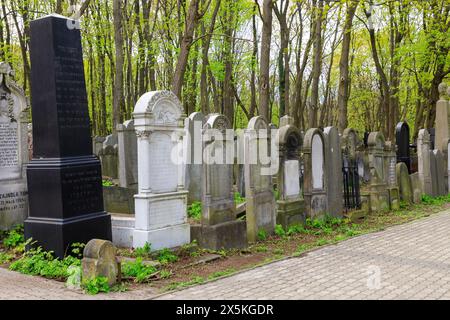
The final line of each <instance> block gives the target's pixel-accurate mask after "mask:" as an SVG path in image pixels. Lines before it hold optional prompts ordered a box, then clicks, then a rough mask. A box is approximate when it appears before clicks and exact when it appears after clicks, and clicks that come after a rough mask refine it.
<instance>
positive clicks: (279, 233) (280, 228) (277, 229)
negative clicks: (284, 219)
mask: <svg viewBox="0 0 450 320" xmlns="http://www.w3.org/2000/svg"><path fill="white" fill-rule="evenodd" d="M275 234H276V235H277V236H279V237H284V236H285V235H286V231H284V229H283V226H282V225H281V224H277V225H276V226H275Z"/></svg>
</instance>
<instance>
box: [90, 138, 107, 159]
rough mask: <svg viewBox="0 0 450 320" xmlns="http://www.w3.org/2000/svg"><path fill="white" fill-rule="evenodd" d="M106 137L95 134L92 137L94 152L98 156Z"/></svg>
mask: <svg viewBox="0 0 450 320" xmlns="http://www.w3.org/2000/svg"><path fill="white" fill-rule="evenodd" d="M105 139H106V137H102V136H95V137H94V138H93V139H92V150H93V152H94V154H95V155H96V156H97V157H98V156H99V154H100V150H101V149H102V148H103V142H105Z"/></svg>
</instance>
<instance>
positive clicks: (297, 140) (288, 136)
mask: <svg viewBox="0 0 450 320" xmlns="http://www.w3.org/2000/svg"><path fill="white" fill-rule="evenodd" d="M276 143H277V145H278V155H279V158H280V160H279V169H278V193H279V199H278V200H277V224H281V225H282V226H283V227H284V228H285V229H288V228H289V227H290V226H292V225H297V224H301V223H304V221H305V201H304V199H303V192H302V186H301V184H300V166H301V162H300V152H301V147H302V143H303V137H302V135H301V133H300V131H299V130H298V129H297V128H296V127H295V126H293V125H286V126H283V127H281V128H280V130H278V134H277V137H276Z"/></svg>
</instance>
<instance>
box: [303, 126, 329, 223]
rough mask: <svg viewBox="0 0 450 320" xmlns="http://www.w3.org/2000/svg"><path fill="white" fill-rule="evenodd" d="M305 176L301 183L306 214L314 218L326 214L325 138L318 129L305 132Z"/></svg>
mask: <svg viewBox="0 0 450 320" xmlns="http://www.w3.org/2000/svg"><path fill="white" fill-rule="evenodd" d="M303 157H304V164H305V176H304V181H303V186H304V192H303V194H304V197H305V203H306V213H307V215H308V217H310V218H315V217H320V216H323V215H325V214H327V209H328V205H327V202H328V201H327V200H328V197H327V185H328V181H327V178H328V175H327V172H326V170H327V163H326V161H327V160H328V159H327V157H326V154H325V137H324V134H323V133H322V131H321V130H320V129H317V128H311V129H309V130H308V131H306V134H305V138H304V142H303Z"/></svg>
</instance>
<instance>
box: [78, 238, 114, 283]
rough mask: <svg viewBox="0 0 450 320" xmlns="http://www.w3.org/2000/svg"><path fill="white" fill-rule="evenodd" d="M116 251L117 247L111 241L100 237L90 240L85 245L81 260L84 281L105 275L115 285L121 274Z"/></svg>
mask: <svg viewBox="0 0 450 320" xmlns="http://www.w3.org/2000/svg"><path fill="white" fill-rule="evenodd" d="M116 252H117V250H116V247H114V245H113V244H112V243H111V242H110V241H106V240H100V239H92V240H91V241H89V242H88V243H87V244H86V246H85V247H84V250H83V259H82V260H81V268H82V272H83V273H82V274H83V276H82V277H83V281H89V280H94V279H96V278H98V277H105V278H106V279H107V280H108V284H109V285H110V286H113V285H114V284H115V283H116V282H117V276H118V275H119V266H118V261H117V259H116Z"/></svg>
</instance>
